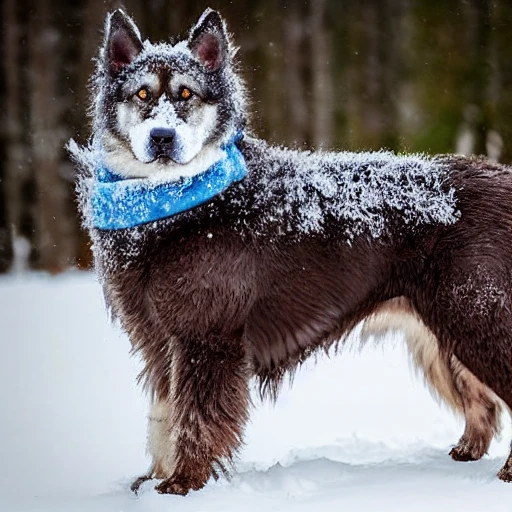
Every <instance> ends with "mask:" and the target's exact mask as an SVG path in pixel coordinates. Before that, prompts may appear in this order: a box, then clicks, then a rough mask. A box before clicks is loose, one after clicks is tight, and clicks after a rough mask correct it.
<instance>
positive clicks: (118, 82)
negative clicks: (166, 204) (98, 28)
mask: <svg viewBox="0 0 512 512" xmlns="http://www.w3.org/2000/svg"><path fill="white" fill-rule="evenodd" d="M232 53H233V51H232V48H231V46H230V43H229V39H228V35H227V33H226V31H225V26H224V22H223V20H222V19H221V18H220V16H219V15H218V13H216V12H215V11H212V10H209V9H208V10H207V11H205V13H204V14H203V16H201V18H200V19H199V21H198V23H197V24H196V25H195V26H194V27H193V28H192V30H191V32H190V36H189V38H188V40H187V41H181V42H178V43H177V44H175V45H172V44H151V43H149V42H148V41H146V42H142V40H141V38H140V34H139V30H138V29H137V27H136V26H135V24H134V22H133V21H132V20H131V19H130V18H129V17H128V16H127V15H126V14H124V13H123V12H122V11H120V10H118V11H115V12H114V13H113V14H111V15H110V16H109V18H108V20H107V28H106V37H105V43H104V46H103V49H102V56H101V58H100V60H99V64H98V65H99V66H100V70H99V72H98V85H97V87H96V92H97V94H98V100H97V101H96V111H95V115H96V117H97V119H96V122H95V126H96V128H98V127H99V129H100V131H101V139H102V146H103V148H104V150H105V156H104V158H105V160H106V164H107V165H108V166H109V167H110V168H111V169H112V170H113V171H115V172H116V173H118V174H121V175H124V176H131V177H148V176H154V175H155V174H159V175H160V174H161V173H162V172H163V173H165V174H166V176H167V177H168V178H170V179H173V178H176V179H177V178H180V177H182V176H190V175H194V174H197V173H199V172H202V171H204V170H205V169H206V168H207V167H208V166H209V165H211V164H212V163H213V162H214V161H216V160H218V159H219V158H220V156H222V150H221V145H222V143H224V142H227V141H228V140H229V139H230V138H231V137H232V136H233V135H234V134H235V132H236V131H237V130H238V129H240V127H241V125H242V124H243V119H242V104H243V88H242V85H241V83H240V82H239V80H238V79H237V77H236V75H235V73H234V72H233V71H232V62H231V59H232Z"/></svg>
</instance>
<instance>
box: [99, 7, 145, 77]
mask: <svg viewBox="0 0 512 512" xmlns="http://www.w3.org/2000/svg"><path fill="white" fill-rule="evenodd" d="M141 51H142V39H141V37H140V32H139V29H138V28H137V25H135V23H134V21H133V20H132V19H131V18H130V17H129V16H128V15H127V14H126V13H125V12H124V11H122V10H121V9H117V10H116V11H114V12H113V13H111V14H109V16H108V17H107V21H106V25H105V42H104V45H103V61H104V65H105V66H106V68H107V70H108V71H109V73H110V74H111V75H112V76H114V75H116V74H117V73H119V72H120V71H121V70H122V69H123V68H124V67H125V66H126V65H128V64H130V62H132V61H133V60H134V59H135V57H137V55H138V54H139V53H140V52H141Z"/></svg>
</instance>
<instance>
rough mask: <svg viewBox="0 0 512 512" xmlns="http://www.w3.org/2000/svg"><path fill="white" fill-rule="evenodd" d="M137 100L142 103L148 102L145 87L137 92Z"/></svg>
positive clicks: (147, 93) (147, 92)
mask: <svg viewBox="0 0 512 512" xmlns="http://www.w3.org/2000/svg"><path fill="white" fill-rule="evenodd" d="M137 98H139V99H140V100H142V101H147V100H149V91H148V90H147V89H146V88H145V87H143V88H142V89H139V92H138V93H137Z"/></svg>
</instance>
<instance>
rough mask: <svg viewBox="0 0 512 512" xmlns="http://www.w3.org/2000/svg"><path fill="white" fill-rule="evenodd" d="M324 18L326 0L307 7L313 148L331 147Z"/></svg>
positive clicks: (330, 89)
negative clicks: (309, 21) (309, 31)
mask: <svg viewBox="0 0 512 512" xmlns="http://www.w3.org/2000/svg"><path fill="white" fill-rule="evenodd" d="M325 14H326V0H313V1H312V2H311V3H310V17H311V23H310V30H311V70H312V93H313V97H312V100H311V110H312V143H313V145H314V146H316V147H327V146H329V145H330V144H331V141H332V133H333V128H334V119H333V111H334V109H333V87H332V70H331V65H330V62H331V55H330V51H329V49H330V46H331V45H330V41H329V40H328V37H327V34H326V27H325Z"/></svg>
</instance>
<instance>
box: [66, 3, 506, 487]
mask: <svg viewBox="0 0 512 512" xmlns="http://www.w3.org/2000/svg"><path fill="white" fill-rule="evenodd" d="M91 91H92V102H91V104H92V106H91V113H92V121H93V123H92V125H93V137H92V139H91V142H90V143H89V145H88V146H85V147H79V146H78V145H76V144H75V143H74V142H71V143H70V145H69V150H70V152H71V153H72V155H73V157H74V159H75V161H76V162H77V166H78V168H79V178H78V184H77V191H78V198H79V204H80V209H81V212H82V216H83V219H84V225H85V226H86V227H87V229H88V230H89V232H90V235H91V239H92V243H93V253H94V258H95V267H96V270H97V272H98V275H99V278H100V281H101V284H102V286H103V290H104V294H105V297H106V303H107V306H108V308H109V310H110V312H111V314H112V316H113V317H114V318H115V319H118V320H119V321H120V324H121V325H122V327H123V328H124V330H125V331H126V332H127V333H128V335H129V337H130V340H131V343H132V345H133V350H134V351H135V352H138V353H140V354H141V356H142V360H143V362H144V369H143V371H142V373H141V375H140V379H141V381H142V382H143V383H144V385H145V388H146V389H147V390H148V392H149V394H150V396H151V401H152V406H151V412H150V416H149V435H148V451H149V453H150V455H151V457H152V461H153V462H152V465H151V467H150V469H149V471H148V472H147V474H145V475H144V476H142V477H140V478H139V479H137V480H136V481H135V482H134V484H133V486H132V488H133V490H135V491H136V490H137V489H138V487H139V485H140V484H141V483H142V482H144V481H145V480H148V479H152V478H155V479H159V480H161V482H160V483H158V485H157V486H156V489H157V491H158V492H160V493H172V494H180V495H185V494H187V493H188V492H189V491H191V490H197V489H201V488H202V487H203V486H204V485H205V484H206V482H207V481H208V479H209V478H210V477H214V478H216V477H218V476H219V475H220V474H222V473H227V472H228V471H229V469H230V463H231V461H232V460H233V457H234V456H235V454H236V453H237V450H238V449H239V448H240V446H241V443H242V437H243V431H244V426H245V424H246V422H247V420H248V416H249V408H250V402H251V400H250V392H249V390H250V381H251V379H253V378H255V379H256V380H257V382H259V387H260V391H261V394H262V395H264V396H269V397H271V398H275V397H276V395H277V393H278V390H279V386H280V384H281V382H282V380H283V378H284V376H285V375H286V374H288V373H293V371H294V370H295V369H296V368H297V367H298V366H299V365H300V364H301V363H302V362H303V361H304V360H306V359H307V358H308V357H309V356H310V355H311V354H313V353H315V352H316V351H319V350H327V349H328V348H329V347H331V346H332V345H334V344H343V341H344V340H345V339H346V337H347V335H348V333H350V332H351V331H352V330H353V328H354V327H355V326H356V325H358V324H359V323H361V322H362V325H363V327H362V336H361V339H362V342H364V341H365V340H368V339H374V338H375V339H379V338H381V337H382V336H383V335H384V334H386V333H387V332H389V331H390V330H399V331H402V332H404V334H405V337H406V341H407V345H408V347H409V350H410V354H411V358H412V360H413V362H414V364H415V365H416V367H417V368H418V369H419V371H420V372H422V373H423V374H424V377H425V380H426V382H427V384H428V385H429V387H430V388H431V389H432V390H433V392H434V394H436V395H437V396H438V397H439V398H440V399H441V400H443V401H445V402H446V403H447V404H448V405H449V406H450V407H452V408H453V409H454V410H455V411H457V412H459V413H461V414H463V415H464V416H465V420H466V427H465V431H464V433H463V435H462V437H461V439H460V441H459V442H458V444H457V445H456V446H455V447H454V448H453V449H452V451H451V452H450V454H451V456H452V457H453V458H454V459H455V460H464V461H465V460H476V459H479V458H480V457H482V456H483V455H484V454H485V453H486V451H487V449H488V447H489V444H490V442H491V440H492V438H493V437H494V435H495V434H496V433H497V432H498V430H499V422H500V415H501V411H502V408H503V405H505V407H508V408H510V407H511V406H512V340H511V334H512V309H511V290H512V286H511V284H512V213H511V212H512V172H511V169H510V168H509V167H506V166H503V165H500V164H497V163H493V162H490V161H488V160H486V159H484V158H476V157H471V158H468V157H463V156H454V155H444V156H435V157H429V156H424V155H401V156H397V155H395V154H393V153H390V152H385V151H379V152H367V153H349V152H338V153H336V152H323V151H318V152H307V151H297V150H291V149H286V148H282V147H274V146H271V145H270V144H268V143H267V142H265V141H263V140H260V139H258V138H257V137H256V136H255V135H253V134H252V133H251V132H250V128H249V124H248V122H249V119H248V113H247V111H248V108H247V94H246V90H245V87H244V83H243V80H242V78H241V75H240V72H239V62H238V61H237V57H236V48H235V47H234V45H233V42H232V40H231V36H230V35H229V34H228V32H227V30H226V24H225V22H224V20H223V19H222V18H221V16H220V15H219V14H218V13H217V12H216V11H213V10H211V9H207V10H206V11H205V12H204V13H203V15H202V16H201V17H200V18H199V20H198V21H197V23H196V24H195V25H194V26H193V27H192V29H191V31H190V33H189V36H188V38H187V39H185V40H180V41H176V42H172V43H158V44H153V43H151V42H149V41H144V40H143V39H142V37H141V35H140V32H139V30H138V28H137V26H136V25H135V23H134V21H133V20H132V19H131V18H130V17H129V16H128V15H126V14H125V13H124V12H123V11H122V10H116V11H114V12H113V13H111V14H110V15H109V16H108V18H107V20H106V25H105V37H104V42H103V45H102V47H101V50H100V55H99V58H98V59H97V69H96V72H95V75H94V76H93V78H92V80H91ZM499 478H501V479H502V480H504V481H511V480H512V455H511V456H510V457H509V459H508V460H507V461H506V463H505V465H504V467H503V468H502V469H501V471H500V472H499Z"/></svg>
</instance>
